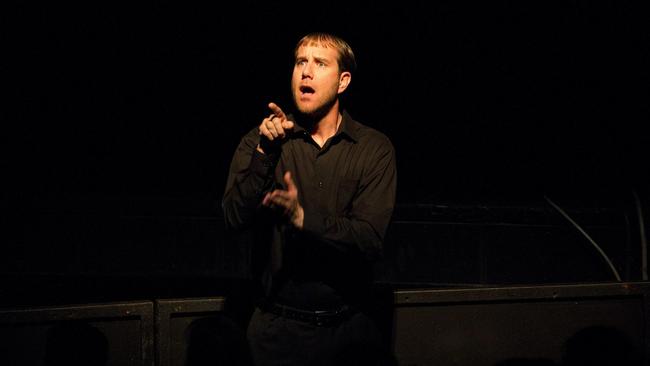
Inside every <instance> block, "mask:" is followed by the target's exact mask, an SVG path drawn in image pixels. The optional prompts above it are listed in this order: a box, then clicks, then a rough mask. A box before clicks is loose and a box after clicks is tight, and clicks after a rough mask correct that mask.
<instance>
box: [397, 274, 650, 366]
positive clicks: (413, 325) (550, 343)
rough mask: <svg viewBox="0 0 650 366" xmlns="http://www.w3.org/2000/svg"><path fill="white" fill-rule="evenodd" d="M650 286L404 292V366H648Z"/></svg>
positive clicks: (400, 318) (400, 299)
mask: <svg viewBox="0 0 650 366" xmlns="http://www.w3.org/2000/svg"><path fill="white" fill-rule="evenodd" d="M649 293H650V292H649V286H648V284H647V283H620V284H619V283H615V284H593V285H566V286H534V287H503V288H480V289H453V290H452V289H448V290H432V289H422V290H401V291H396V293H395V313H394V318H395V319H394V329H393V345H394V352H395V355H396V357H397V359H398V361H399V364H400V365H403V366H407V365H408V366H415V365H456V366H470V365H471V366H479V365H486V366H497V365H498V366H505V365H540V366H542V365H563V366H570V365H595V364H598V365H639V366H640V365H645V364H646V363H644V358H646V359H647V355H648V354H649V350H650V340H649V337H648V331H649V328H648V321H647V317H648V315H650V314H649V313H648V310H649V309H650V305H649V302H650V298H649V297H648V296H649Z"/></svg>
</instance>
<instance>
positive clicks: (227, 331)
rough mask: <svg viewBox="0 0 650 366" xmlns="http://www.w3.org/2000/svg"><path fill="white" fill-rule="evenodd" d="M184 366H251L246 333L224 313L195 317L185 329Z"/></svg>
mask: <svg viewBox="0 0 650 366" xmlns="http://www.w3.org/2000/svg"><path fill="white" fill-rule="evenodd" d="M185 339H186V342H187V354H186V363H185V365H186V366H198V365H229V366H252V364H253V363H252V360H251V357H250V353H249V350H248V343H247V341H246V334H245V333H244V331H243V330H242V329H241V327H240V326H238V325H237V324H236V323H235V322H234V321H232V320H230V319H229V318H228V317H225V316H210V317H205V318H199V319H197V320H194V321H193V322H192V323H191V324H190V326H189V327H188V328H187V330H186V334H185Z"/></svg>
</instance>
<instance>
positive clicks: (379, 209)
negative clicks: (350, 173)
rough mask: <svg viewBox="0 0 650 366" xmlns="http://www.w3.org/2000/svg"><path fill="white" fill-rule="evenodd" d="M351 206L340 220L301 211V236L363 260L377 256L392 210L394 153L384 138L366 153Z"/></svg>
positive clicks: (313, 211) (326, 215) (394, 169)
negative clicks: (352, 251)
mask: <svg viewBox="0 0 650 366" xmlns="http://www.w3.org/2000/svg"><path fill="white" fill-rule="evenodd" d="M369 150H370V151H369V154H368V155H367V156H368V157H369V158H368V159H367V160H366V163H365V168H364V169H365V172H364V174H363V176H362V178H361V180H360V182H359V186H358V189H357V192H356V193H355V195H354V198H353V200H352V206H351V209H350V210H349V211H347V212H346V213H345V215H343V216H338V215H331V214H325V213H322V212H317V211H315V210H311V211H305V217H304V222H303V232H304V233H305V234H307V235H312V236H315V237H317V238H319V239H320V241H321V242H323V243H325V244H326V245H332V246H335V247H337V248H338V249H340V250H350V249H352V248H356V249H358V250H360V251H361V253H362V254H363V255H364V256H365V257H366V258H367V259H370V260H372V259H375V258H377V257H379V256H380V254H381V250H382V244H383V241H384V237H385V234H386V231H387V229H388V225H389V223H390V220H391V216H392V213H393V208H394V206H395V195H396V187H397V172H396V163H395V151H394V148H393V146H392V144H391V143H390V141H389V140H388V139H387V138H385V139H382V140H381V141H379V143H375V144H373V146H371V148H370V149H369Z"/></svg>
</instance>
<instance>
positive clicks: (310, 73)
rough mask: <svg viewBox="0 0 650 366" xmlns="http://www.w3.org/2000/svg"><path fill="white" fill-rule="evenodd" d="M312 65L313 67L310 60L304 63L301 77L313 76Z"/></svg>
mask: <svg viewBox="0 0 650 366" xmlns="http://www.w3.org/2000/svg"><path fill="white" fill-rule="evenodd" d="M313 67H314V64H312V63H311V62H307V63H305V65H304V66H303V67H302V78H303V79H305V78H310V79H311V78H313V76H314V69H313Z"/></svg>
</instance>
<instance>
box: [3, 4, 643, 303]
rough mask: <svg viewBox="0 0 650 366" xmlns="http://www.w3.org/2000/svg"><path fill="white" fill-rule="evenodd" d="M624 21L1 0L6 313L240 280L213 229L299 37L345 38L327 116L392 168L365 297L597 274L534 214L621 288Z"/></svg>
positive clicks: (378, 9) (572, 12)
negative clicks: (378, 285)
mask: <svg viewBox="0 0 650 366" xmlns="http://www.w3.org/2000/svg"><path fill="white" fill-rule="evenodd" d="M637 4H638V3H636V2H625V1H608V2H592V1H561V2H518V1H491V2H487V1H486V2H482V1H472V2H458V1H442V2H397V3H386V4H383V5H379V4H375V3H373V2H357V3H347V2H339V1H335V2H321V3H312V2H300V3H295V4H284V3H282V4H281V3H280V2H277V3H276V2H260V3H258V2H254V1H238V2H235V3H231V4H227V5H226V4H225V3H223V2H221V3H214V4H212V5H205V4H203V5H192V4H186V3H182V4H181V3H174V2H155V3H152V2H145V3H142V4H131V3H129V4H127V3H116V2H102V3H96V2H88V3H66V4H59V3H51V4H49V3H48V4H35V3H26V4H21V5H13V6H10V8H9V9H7V10H6V11H3V12H2V15H0V17H1V18H2V24H3V28H4V30H3V31H2V36H1V37H2V49H3V52H2V53H3V55H4V56H2V61H1V65H2V71H3V80H4V81H3V89H4V90H5V93H6V94H5V97H4V98H3V105H4V106H3V108H2V111H1V113H2V119H3V122H4V123H3V127H2V130H3V133H2V134H1V136H2V141H1V143H2V157H1V158H0V163H1V166H0V168H1V169H2V176H3V177H4V178H3V179H2V181H3V192H2V197H3V201H4V204H3V216H2V224H3V227H4V228H5V229H4V233H5V234H4V235H3V242H4V245H3V247H4V248H5V249H4V255H2V259H1V263H0V267H1V268H2V270H1V272H2V274H3V277H2V278H4V279H5V280H6V282H5V285H6V286H4V288H5V289H4V290H3V291H4V292H5V294H4V295H5V298H8V297H10V298H12V299H20V298H27V297H30V295H29V294H30V292H31V290H28V289H26V288H30V289H33V288H34V286H37V287H38V288H49V289H52V288H68V287H69V286H72V287H74V286H76V289H77V292H76V295H75V296H80V294H90V293H92V292H93V291H95V290H96V291H97V292H101V291H99V290H97V287H98V286H96V285H93V284H94V283H96V281H97V278H102V279H103V280H105V281H109V280H108V279H110V281H118V284H114V283H113V282H111V284H109V285H104V286H101V285H100V286H99V288H101V290H102V291H103V294H104V295H102V296H103V297H102V298H112V297H120V298H124V297H129V296H133V297H146V296H148V295H149V294H151V296H157V295H158V294H159V293H161V292H162V293H163V294H164V295H169V296H177V295H180V294H183V295H195V294H196V295H208V294H210V293H213V292H218V291H219V290H218V289H219V288H220V286H221V285H215V284H216V283H220V282H219V281H221V280H224V279H225V280H231V279H246V278H247V276H248V268H249V267H248V265H249V262H248V261H249V251H250V246H249V244H242V245H239V246H238V245H233V241H232V240H231V238H227V237H226V235H225V234H224V233H223V228H222V220H221V212H220V206H219V201H220V198H221V195H222V193H223V187H224V183H225V179H226V174H227V170H228V165H229V162H230V158H231V156H232V153H233V151H234V148H235V147H236V145H237V143H238V141H239V138H240V137H241V136H242V135H243V134H244V133H245V132H247V131H248V130H249V129H251V128H253V127H255V126H256V125H258V124H259V122H260V121H261V119H262V118H263V117H264V116H265V115H266V114H267V113H268V111H267V108H266V105H267V103H268V102H270V101H274V102H276V103H278V104H280V105H281V106H282V107H283V108H284V109H286V110H290V109H291V102H290V96H289V80H290V75H291V68H292V61H293V59H292V56H293V55H292V52H293V47H294V45H295V43H296V42H297V41H298V39H300V37H302V36H303V35H304V34H306V33H308V32H311V31H329V32H333V33H335V34H338V35H340V36H342V37H343V38H345V39H346V40H347V41H348V42H349V43H350V44H351V46H352V48H353V49H354V50H355V53H356V56H357V61H358V64H359V68H358V71H357V72H356V73H355V74H354V76H353V82H352V85H351V89H350V90H349V95H348V96H347V100H346V105H347V107H348V110H349V112H350V113H351V114H352V116H353V117H354V118H355V119H357V120H359V121H361V122H362V123H365V124H367V125H370V126H373V127H375V128H377V129H379V130H381V131H383V132H384V133H386V134H387V135H388V136H389V137H390V139H391V140H392V142H393V144H394V145H395V149H396V152H397V163H398V180H399V183H398V206H397V208H396V211H395V225H393V227H392V229H391V232H390V233H389V237H388V241H387V245H386V257H385V259H384V261H383V262H382V263H380V266H379V269H378V271H379V278H380V279H381V280H382V281H387V282H390V283H398V284H403V285H406V284H427V285H431V284H435V285H440V284H445V285H448V284H452V285H476V284H495V283H496V284H503V283H531V282H534V283H547V282H591V281H610V280H613V278H612V273H611V272H610V269H609V268H608V267H607V266H606V265H605V264H604V262H603V259H602V258H601V257H600V256H599V255H598V254H597V253H596V250H595V248H594V247H592V246H591V244H590V243H588V242H587V240H586V239H585V238H584V237H583V236H581V235H580V234H579V233H578V231H577V230H576V229H575V228H574V227H572V226H571V225H570V224H569V223H568V221H567V220H565V219H564V218H563V217H562V216H560V215H559V213H558V212H557V211H556V210H555V209H554V208H553V207H552V206H551V205H550V204H549V202H548V201H547V199H546V198H545V197H547V198H548V199H551V200H552V201H553V202H555V203H556V204H558V205H559V206H561V207H563V208H564V209H565V210H566V211H567V212H568V213H569V214H570V215H573V217H574V219H576V221H578V222H579V223H580V224H582V225H584V226H585V228H586V229H587V231H588V232H589V233H590V234H591V235H592V236H593V237H594V239H595V240H596V241H598V242H599V243H600V244H601V245H602V246H603V249H605V252H607V253H608V254H609V255H610V256H611V257H612V260H613V262H614V264H615V266H616V267H617V269H618V270H619V272H620V273H621V275H622V277H623V279H625V280H638V279H642V278H643V274H642V271H641V269H640V266H641V265H642V261H641V253H642V252H641V249H640V244H639V243H640V234H639V233H640V230H639V229H640V225H643V223H640V221H639V215H638V207H641V208H645V212H650V210H648V202H649V199H650V190H649V189H648V187H649V183H650V179H649V169H648V165H647V162H646V159H647V156H648V153H647V146H648V143H650V137H649V136H650V135H649V134H648V133H647V132H645V131H646V130H647V129H646V128H644V127H645V125H646V124H647V122H648V100H649V99H648V97H649V95H648V94H649V93H648V85H650V84H649V81H650V80H649V75H648V65H649V64H650V57H649V51H648V44H649V43H648V41H649V37H648V35H649V33H648V27H647V14H648V13H647V11H646V9H645V8H644V7H642V6H640V5H637ZM637 198H638V199H637ZM646 225H647V224H646ZM116 278H119V280H116ZM145 279H146V280H145ZM70 283H72V285H70ZM188 283H191V284H193V286H194V287H192V286H188ZM23 284H26V286H23ZM175 286H178V287H175ZM178 288H183V291H185V292H183V291H181V290H178ZM129 291H130V292H129ZM127 293H128V295H127ZM107 294H110V295H107ZM41 295H42V294H41ZM34 296H35V295H34ZM66 296H72V295H70V294H68V293H67V292H65V291H61V292H60V293H59V295H52V297H53V298H56V300H59V301H67V300H69V299H70V298H69V297H66ZM98 296H99V295H98ZM33 300H34V299H31V300H30V301H33ZM16 301H19V300H16ZM26 301H27V300H26ZM49 301H54V300H49Z"/></svg>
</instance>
